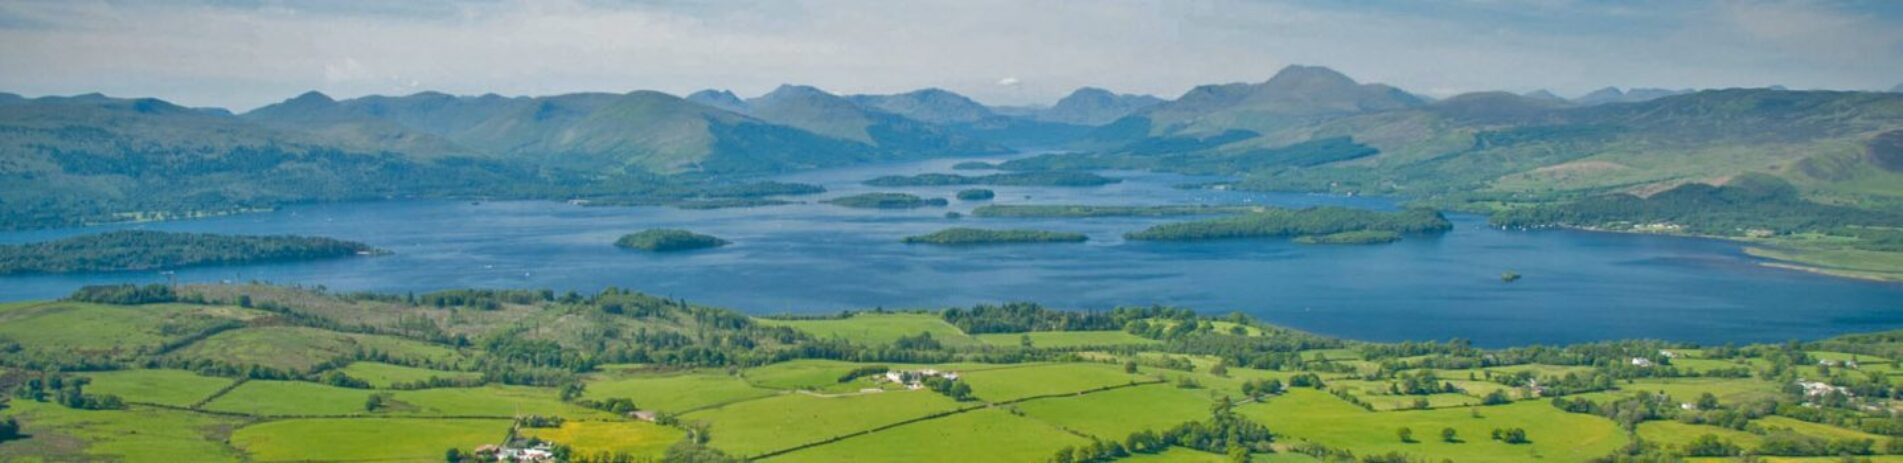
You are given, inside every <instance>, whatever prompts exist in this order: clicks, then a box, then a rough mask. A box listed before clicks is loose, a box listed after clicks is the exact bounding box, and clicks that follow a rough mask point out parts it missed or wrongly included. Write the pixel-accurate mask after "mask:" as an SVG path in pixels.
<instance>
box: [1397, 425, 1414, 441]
mask: <svg viewBox="0 0 1903 463" xmlns="http://www.w3.org/2000/svg"><path fill="white" fill-rule="evenodd" d="M1394 435H1395V436H1398V437H1400V438H1401V442H1402V443H1407V444H1412V443H1414V430H1413V429H1409V428H1407V427H1405V426H1403V427H1401V429H1396V430H1394Z"/></svg>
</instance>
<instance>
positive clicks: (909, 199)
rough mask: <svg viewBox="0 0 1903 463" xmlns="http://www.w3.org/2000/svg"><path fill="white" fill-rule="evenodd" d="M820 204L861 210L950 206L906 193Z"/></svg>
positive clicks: (845, 199) (848, 197) (857, 197)
mask: <svg viewBox="0 0 1903 463" xmlns="http://www.w3.org/2000/svg"><path fill="white" fill-rule="evenodd" d="M822 202H824V203H826V204H831V205H834V206H841V207H857V208H863V209H917V208H921V207H927V206H932V207H942V206H945V205H948V204H951V201H946V200H945V198H921V197H918V195H912V194H906V193H862V194H856V195H852V196H841V197H837V198H833V199H828V200H825V201H822Z"/></svg>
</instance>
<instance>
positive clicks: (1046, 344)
mask: <svg viewBox="0 0 1903 463" xmlns="http://www.w3.org/2000/svg"><path fill="white" fill-rule="evenodd" d="M1027 337H1028V338H1030V339H1031V345H1032V346H1034V347H1040V348H1071V347H1099V346H1104V347H1108V346H1128V345H1145V344H1158V343H1160V341H1157V340H1155V339H1150V338H1145V337H1142V336H1137V335H1134V334H1130V333H1127V332H1123V331H1032V332H1029V333H988V334H980V335H978V340H979V341H981V342H984V343H985V344H987V345H992V346H1016V345H1020V344H1023V343H1024V338H1027Z"/></svg>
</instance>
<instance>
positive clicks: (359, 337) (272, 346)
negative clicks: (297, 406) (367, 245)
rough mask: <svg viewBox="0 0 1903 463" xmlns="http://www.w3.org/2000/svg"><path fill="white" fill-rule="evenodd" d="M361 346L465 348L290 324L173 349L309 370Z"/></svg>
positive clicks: (426, 356) (426, 351)
mask: <svg viewBox="0 0 1903 463" xmlns="http://www.w3.org/2000/svg"><path fill="white" fill-rule="evenodd" d="M359 349H363V350H377V351H381V352H384V353H387V354H389V355H391V356H395V357H400V358H408V359H418V360H432V361H439V362H453V361H456V360H457V359H460V358H461V354H459V353H457V352H456V351H455V350H452V349H450V348H448V347H443V346H438V345H434V344H428V343H424V342H419V341H412V340H408V339H402V338H395V337H389V336H375V335H365V334H348V333H338V332H334V331H324V330H319V329H316V328H305V327H289V326H267V327H258V328H245V329H239V330H231V331H226V332H223V333H218V334H216V335H213V336H212V337H209V338H205V339H204V340H201V341H199V342H197V343H193V344H192V345H190V346H186V347H185V348H184V349H180V350H178V351H177V352H173V353H172V355H173V356H176V357H180V358H186V359H208V360H215V361H219V362H224V363H228V364H238V365H251V364H256V365H263V366H267V367H272V368H278V369H283V370H289V371H308V370H310V369H311V367H313V366H316V365H318V364H320V363H323V362H327V361H330V360H332V359H336V358H339V357H344V356H347V355H351V354H352V353H353V352H356V351H357V350H359Z"/></svg>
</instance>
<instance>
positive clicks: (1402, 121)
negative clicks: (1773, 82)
mask: <svg viewBox="0 0 1903 463" xmlns="http://www.w3.org/2000/svg"><path fill="white" fill-rule="evenodd" d="M1900 98H1903V96H1900V95H1897V94H1894V93H1875V92H1815V91H1788V90H1782V89H1774V88H1764V89H1727V90H1704V91H1695V92H1694V91H1685V90H1662V89H1631V90H1620V89H1617V88H1610V87H1609V88H1607V89H1603V90H1599V91H1595V92H1592V93H1590V94H1587V95H1585V96H1583V97H1580V98H1578V99H1574V100H1566V99H1563V98H1560V97H1557V96H1555V95H1553V94H1552V93H1551V92H1546V91H1535V92H1528V93H1525V94H1513V93H1507V92H1478V93H1471V94H1464V95H1456V96H1451V97H1447V98H1443V99H1430V98H1426V97H1422V96H1419V95H1416V94H1414V93H1410V92H1407V91H1404V90H1401V89H1398V88H1395V87H1392V86H1388V85H1384V84H1379V83H1363V82H1358V81H1356V80H1354V79H1352V78H1350V77H1348V76H1346V75H1344V74H1342V73H1340V72H1337V71H1334V70H1332V69H1328V68H1325V67H1317V66H1290V67H1288V68H1285V69H1283V70H1282V71H1280V72H1278V73H1276V74H1275V75H1273V76H1271V77H1270V78H1269V79H1267V80H1265V81H1261V82H1257V83H1229V84H1214V85H1204V86H1199V87H1196V88H1194V89H1191V90H1189V91H1188V92H1186V93H1184V94H1183V95H1181V96H1179V97H1177V98H1175V99H1169V100H1164V99H1160V98H1155V97H1150V96H1144V95H1128V94H1117V93H1113V92H1110V91H1108V90H1103V89H1098V88H1089V87H1086V88H1081V89H1078V90H1076V91H1075V92H1073V93H1072V94H1070V95H1068V96H1066V97H1064V98H1063V99H1061V100H1059V101H1057V102H1056V104H1055V105H1053V106H1050V107H993V106H987V105H984V104H982V103H979V102H977V101H974V100H972V99H970V98H967V97H964V96H962V95H959V94H957V93H954V92H951V91H947V90H943V89H936V88H928V89H922V90H917V91H912V92H905V93H898V94H888V95H839V94H834V93H830V92H826V91H824V90H820V89H818V88H814V87H810V86H800V85H784V86H781V87H779V88H777V89H774V90H773V91H771V92H768V93H766V94H763V95H759V96H755V97H752V98H742V97H740V96H738V95H735V94H734V93H732V92H730V91H725V90H704V91H700V92H695V93H693V94H690V95H688V96H687V97H685V98H682V97H676V96H673V95H669V94H665V93H660V92H653V91H634V92H628V93H618V94H617V93H573V94H564V95H553V96H539V97H525V96H515V97H505V96H499V95H494V94H489V95H480V96H454V95H448V94H443V93H437V92H423V93H417V94H412V95H406V96H366V97H361V98H353V99H346V100H336V99H333V98H330V97H328V96H326V95H324V94H322V93H317V92H309V93H305V94H303V95H299V96H296V97H294V98H290V99H288V100H285V101H283V102H281V103H277V104H273V105H269V106H265V107H262V108H258V109H256V110H252V111H249V112H246V113H243V114H235V115H234V114H231V113H229V112H226V111H223V110H216V109H196V108H185V107H182V106H178V105H174V104H171V103H168V102H165V101H161V100H156V99H150V98H140V99H123V98H110V97H105V96H102V95H97V94H91V95H80V96H73V97H42V98H25V97H21V96H19V95H13V94H0V131H4V132H0V133H5V134H6V135H5V136H0V178H3V179H5V180H6V185H5V186H4V187H0V193H4V194H3V195H0V217H6V218H8V219H9V220H8V224H9V225H11V226H15V227H24V226H41V225H45V224H62V223H66V222H72V221H75V220H87V221H98V220H111V219H127V218H140V217H143V215H144V214H160V215H167V214H171V215H176V214H189V213H200V212H203V211H206V210H218V209H230V208H242V207H260V206H269V205H272V204H282V203H285V202H296V201H313V200H319V201H329V200H351V199H367V198H376V197H391V196H406V195H458V194H485V195H490V194H498V195H499V194H505V193H506V194H508V195H515V196H527V197H549V196H552V197H562V196H569V195H575V194H577V192H576V191H577V189H578V188H579V189H588V191H596V190H599V189H604V188H606V189H610V190H613V191H621V192H628V193H630V194H636V193H643V192H652V191H655V189H658V188H666V189H667V191H674V192H677V193H678V192H679V191H684V190H682V189H683V188H687V189H691V186H692V185H695V184H700V183H708V182H718V181H721V180H719V179H729V178H735V177H734V176H736V175H751V174H760V173H771V172H784V171H791V170H798V169H807V168H818V167H828V166H842V165H852V164H858V163H865V162H877V161H886V160H904V159H920V158H926V157H934V156H969V155H987V154H1001V153H1007V152H1011V151H1012V150H1013V149H1014V148H1026V147H1032V148H1067V149H1070V150H1072V151H1075V152H1076V153H1073V154H1065V155H1057V156H1046V157H1042V158H1034V159H1028V160H1022V161H1019V162H1015V163H1013V164H1011V166H1014V168H1020V169H1030V168H1038V167H1039V166H1043V167H1046V168H1048V167H1062V166H1070V167H1080V168H1081V167H1089V166H1101V165H1115V166H1119V167H1134V168H1157V169H1164V170H1181V171H1193V172H1196V173H1212V174H1221V175H1231V176H1238V177H1240V180H1239V181H1238V182H1237V183H1236V185H1237V186H1239V187H1245V188H1261V189H1292V190H1306V191H1313V190H1336V191H1354V192H1367V193H1388V194H1406V195H1417V196H1434V195H1450V194H1456V193H1457V194H1459V195H1465V196H1476V195H1478V196H1485V195H1521V196H1523V197H1524V196H1525V195H1534V196H1537V197H1557V196H1565V195H1576V194H1593V193H1600V192H1616V191H1626V192H1638V193H1645V192H1649V191H1657V190H1660V189H1664V188H1670V187H1671V186H1673V185H1677V184H1682V183H1686V182H1722V181H1723V180H1724V179H1725V178H1728V177H1730V176H1735V175H1740V174H1745V173H1766V174H1771V175H1774V176H1777V177H1779V178H1783V179H1786V180H1789V181H1791V182H1792V183H1794V184H1797V185H1800V186H1802V187H1804V190H1805V191H1806V192H1807V194H1810V195H1812V196H1814V197H1817V198H1824V199H1829V200H1831V201H1839V202H1845V201H1847V202H1855V203H1865V204H1875V205H1881V206H1893V205H1896V204H1903V200H1899V198H1903V176H1900V175H1903V174H1899V173H1897V172H1896V171H1895V170H1894V169H1892V168H1891V167H1892V166H1893V164H1886V163H1882V162H1879V160H1878V158H1879V157H1880V155H1879V154H1878V153H1881V152H1885V151H1883V150H1881V149H1878V148H1876V146H1877V145H1878V144H1877V142H1876V141H1875V140H1877V139H1879V137H1880V136H1881V135H1882V134H1885V133H1893V132H1894V131H1897V130H1903V116H1900V114H1903V102H1900V100H1899V99H1900ZM609 179H618V180H609ZM630 179H632V180H630ZM694 179H700V180H694ZM709 179H714V180H709ZM577 185H580V186H577ZM606 185H614V186H613V187H612V188H609V187H607V186H606ZM635 186H640V187H638V188H637V187H635ZM73 211H84V213H73ZM82 218H83V219H82ZM36 224H37V225H36Z"/></svg>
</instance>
